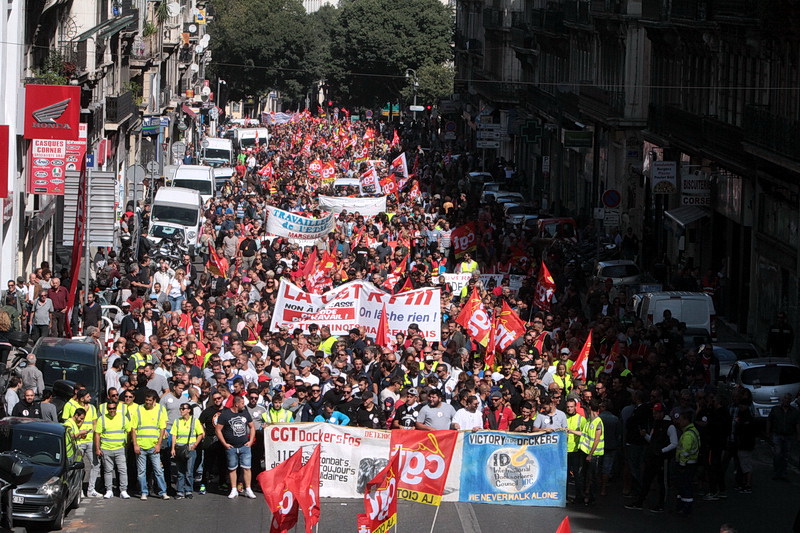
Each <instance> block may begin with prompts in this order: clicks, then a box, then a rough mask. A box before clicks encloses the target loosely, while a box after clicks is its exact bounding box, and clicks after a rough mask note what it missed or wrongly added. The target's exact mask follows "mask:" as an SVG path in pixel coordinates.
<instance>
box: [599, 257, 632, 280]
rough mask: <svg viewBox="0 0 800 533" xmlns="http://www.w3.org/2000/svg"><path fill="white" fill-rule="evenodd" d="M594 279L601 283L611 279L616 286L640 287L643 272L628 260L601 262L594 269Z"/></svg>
mask: <svg viewBox="0 0 800 533" xmlns="http://www.w3.org/2000/svg"><path fill="white" fill-rule="evenodd" d="M594 277H595V279H599V280H600V281H605V280H607V279H609V278H610V279H611V282H612V283H613V284H614V285H638V284H639V283H641V279H642V271H641V270H639V265H637V264H636V263H634V262H633V261H630V260H628V259H617V260H614V261H600V262H598V263H597V265H595V267H594Z"/></svg>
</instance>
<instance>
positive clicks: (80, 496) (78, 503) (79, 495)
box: [69, 487, 83, 509]
mask: <svg viewBox="0 0 800 533" xmlns="http://www.w3.org/2000/svg"><path fill="white" fill-rule="evenodd" d="M81 501H83V490H82V488H81V487H78V493H77V494H76V495H75V497H74V498H73V499H72V503H71V504H70V506H69V508H70V509H77V508H78V507H80V506H81Z"/></svg>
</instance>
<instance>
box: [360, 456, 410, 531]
mask: <svg viewBox="0 0 800 533" xmlns="http://www.w3.org/2000/svg"><path fill="white" fill-rule="evenodd" d="M399 456H400V454H399V453H397V452H395V453H394V454H393V455H392V456H391V458H390V459H389V462H388V464H387V465H386V466H385V467H384V469H383V470H381V471H380V472H379V473H378V475H376V476H375V477H374V478H372V479H371V480H370V481H369V482H368V483H367V490H366V491H365V492H364V510H365V511H366V512H365V513H364V514H365V515H366V519H364V518H363V517H358V524H359V527H361V525H362V524H363V525H366V526H367V527H368V528H369V531H370V533H385V532H386V531H389V529H391V528H393V527H394V526H395V525H397V477H398V473H399V471H400V461H399V458H400V457H399Z"/></svg>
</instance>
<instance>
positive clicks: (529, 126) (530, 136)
mask: <svg viewBox="0 0 800 533" xmlns="http://www.w3.org/2000/svg"><path fill="white" fill-rule="evenodd" d="M519 134H520V135H521V136H522V138H523V139H525V142H529V143H532V142H536V141H538V140H539V139H540V138H541V136H542V126H541V125H539V121H538V120H528V121H527V122H525V125H524V126H522V127H521V128H520V130H519Z"/></svg>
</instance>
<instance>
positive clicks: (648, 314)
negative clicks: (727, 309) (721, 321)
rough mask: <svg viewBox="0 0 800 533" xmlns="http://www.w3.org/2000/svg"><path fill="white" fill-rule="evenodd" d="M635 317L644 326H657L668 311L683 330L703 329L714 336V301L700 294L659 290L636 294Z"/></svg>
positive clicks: (633, 303)
mask: <svg viewBox="0 0 800 533" xmlns="http://www.w3.org/2000/svg"><path fill="white" fill-rule="evenodd" d="M632 305H633V309H634V310H635V312H636V316H637V317H638V318H641V319H642V320H643V321H644V323H645V324H648V325H649V324H658V323H659V322H661V321H662V320H663V319H664V311H665V310H667V309H668V310H669V311H670V312H671V313H672V318H674V319H675V320H677V321H678V322H685V323H686V328H687V329H704V330H705V331H707V332H708V333H710V334H711V338H712V339H716V337H717V312H716V310H715V309H714V301H713V300H712V299H711V296H709V295H708V294H706V293H704V292H687V291H661V292H646V293H640V294H637V295H635V296H634V297H633V302H632Z"/></svg>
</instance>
